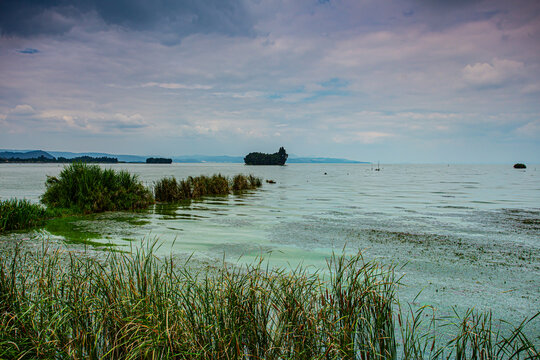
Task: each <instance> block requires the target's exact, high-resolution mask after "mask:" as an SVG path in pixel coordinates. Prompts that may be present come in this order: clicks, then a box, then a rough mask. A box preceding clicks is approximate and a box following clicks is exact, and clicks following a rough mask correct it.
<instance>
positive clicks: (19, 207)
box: [0, 199, 52, 233]
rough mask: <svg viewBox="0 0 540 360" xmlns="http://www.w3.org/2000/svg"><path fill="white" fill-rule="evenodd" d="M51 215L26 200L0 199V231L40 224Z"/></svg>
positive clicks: (39, 206)
mask: <svg viewBox="0 0 540 360" xmlns="http://www.w3.org/2000/svg"><path fill="white" fill-rule="evenodd" d="M51 216H52V214H51V212H50V211H47V209H45V208H44V207H42V206H41V205H38V204H32V203H31V202H30V201H28V200H18V199H9V200H1V201H0V233H1V232H3V231H10V230H21V229H26V228H31V227H35V226H39V225H42V224H43V223H44V222H45V220H46V219H48V218H50V217H51Z"/></svg>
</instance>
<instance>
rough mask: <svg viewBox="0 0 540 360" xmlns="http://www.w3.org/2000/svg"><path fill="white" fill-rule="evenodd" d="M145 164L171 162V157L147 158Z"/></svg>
mask: <svg viewBox="0 0 540 360" xmlns="http://www.w3.org/2000/svg"><path fill="white" fill-rule="evenodd" d="M146 163H147V164H172V159H166V158H153V157H151V158H148V159H146Z"/></svg>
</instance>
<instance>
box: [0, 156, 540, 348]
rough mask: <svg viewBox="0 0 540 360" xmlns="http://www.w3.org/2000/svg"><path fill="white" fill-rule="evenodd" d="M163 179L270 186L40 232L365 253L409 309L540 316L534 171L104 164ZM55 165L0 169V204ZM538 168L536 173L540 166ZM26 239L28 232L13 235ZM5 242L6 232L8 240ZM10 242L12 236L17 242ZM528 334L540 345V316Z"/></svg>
mask: <svg viewBox="0 0 540 360" xmlns="http://www.w3.org/2000/svg"><path fill="white" fill-rule="evenodd" d="M103 166H104V167H109V168H113V169H126V170H128V171H130V172H132V173H135V174H138V175H139V177H140V179H141V180H142V181H143V182H144V183H145V184H146V185H148V186H152V184H153V183H154V182H155V181H157V180H158V179H160V178H162V177H164V176H175V177H176V178H177V179H180V178H185V177H187V176H198V175H202V174H204V175H212V174H214V173H221V174H223V175H227V176H231V175H235V174H238V173H244V174H253V175H256V176H260V177H262V178H264V179H272V180H275V181H276V184H268V183H264V185H263V187H262V188H261V189H259V190H255V191H250V192H247V193H244V194H242V195H230V196H225V197H210V198H205V199H202V200H200V201H192V202H190V203H185V204H179V205H159V204H158V205H155V206H154V207H152V208H151V209H149V210H148V211H145V212H138V213H106V214H99V215H92V216H86V217H80V218H69V219H63V220H59V221H53V222H52V223H51V224H50V225H49V226H47V228H46V229H44V230H42V231H38V232H36V233H35V234H34V236H36V238H35V239H32V240H28V241H40V240H41V239H46V238H51V239H55V240H61V241H65V242H66V243H68V244H73V245H71V246H80V245H75V244H81V243H87V244H93V245H95V246H97V247H98V248H99V245H100V244H107V245H109V244H114V245H116V246H117V247H118V248H120V249H124V248H126V249H127V248H128V247H129V246H133V245H135V246H137V244H139V243H140V240H142V239H147V240H153V239H156V240H157V241H158V242H159V243H160V244H161V247H160V248H159V252H160V253H162V254H169V253H173V254H174V255H176V256H179V257H185V258H186V259H187V258H188V257H189V256H192V259H195V260H197V261H203V262H209V263H216V262H220V261H223V260H225V261H228V262H233V263H237V262H253V261H254V260H255V259H256V258H257V257H260V256H263V257H264V258H265V259H267V260H268V261H269V262H270V264H271V265H273V266H274V265H275V266H283V267H295V266H297V265H299V264H303V265H306V266H309V267H310V269H311V270H312V271H324V268H325V266H326V259H327V258H328V256H329V255H331V254H332V252H337V253H341V252H343V251H345V252H347V253H355V252H357V251H360V250H361V251H363V254H364V257H365V258H366V259H367V260H371V259H377V260H379V261H381V262H384V263H394V264H397V265H398V268H397V273H398V275H399V276H401V275H403V276H404V277H403V280H402V282H403V284H404V285H403V286H402V287H401V288H400V290H399V296H400V299H401V301H402V302H412V303H414V304H415V305H426V304H428V305H432V306H434V307H435V308H436V309H437V310H438V313H439V314H441V315H444V314H449V313H451V309H452V307H455V308H456V309H457V311H458V312H462V311H463V310H464V309H466V308H468V307H475V308H477V309H479V310H486V309H492V310H493V313H494V318H503V319H506V320H509V321H512V322H513V323H517V322H519V321H521V320H522V319H524V318H525V317H530V316H532V315H534V314H535V313H536V312H537V311H539V310H540V300H539V299H540V290H539V289H540V281H539V279H540V171H537V169H536V167H535V165H531V166H529V168H528V169H526V170H515V169H513V168H512V166H511V165H381V170H380V171H375V170H374V168H373V166H372V165H366V164H324V165H323V164H290V165H287V166H283V167H272V166H245V165H243V164H172V165H158V164H155V165H146V164H115V165H103ZM62 167H63V165H59V164H0V198H2V199H7V198H11V197H17V198H27V199H29V200H31V201H34V202H38V201H39V196H40V195H41V194H42V193H43V192H44V190H45V185H44V183H45V180H46V176H47V175H51V176H55V175H57V174H58V173H59V172H60V171H61V169H62ZM538 170H540V166H539V169H538ZM17 236H21V237H22V236H27V235H22V234H21V235H17ZM3 238H4V241H5V240H6V236H3ZM12 238H13V235H11V237H10V239H12ZM529 331H530V332H532V333H533V335H534V336H535V340H536V341H538V340H539V339H540V325H539V321H535V322H534V323H533V324H531V326H530V328H529Z"/></svg>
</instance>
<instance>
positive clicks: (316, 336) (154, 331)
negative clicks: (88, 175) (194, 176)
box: [0, 243, 538, 360]
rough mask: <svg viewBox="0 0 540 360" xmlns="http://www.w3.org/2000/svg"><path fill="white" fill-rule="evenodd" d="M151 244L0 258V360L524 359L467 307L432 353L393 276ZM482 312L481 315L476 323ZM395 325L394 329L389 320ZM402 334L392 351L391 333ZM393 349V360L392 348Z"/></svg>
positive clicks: (343, 260)
mask: <svg viewBox="0 0 540 360" xmlns="http://www.w3.org/2000/svg"><path fill="white" fill-rule="evenodd" d="M155 246H156V245H155V243H150V244H146V245H142V246H141V247H139V248H137V249H135V250H132V251H131V252H129V253H116V252H111V253H109V254H108V255H107V258H106V259H101V260H98V259H94V258H91V257H89V256H85V255H84V254H82V255H81V254H73V253H62V252H60V251H57V250H56V251H52V250H50V249H48V248H47V246H46V245H44V246H43V248H42V249H41V251H39V252H37V253H36V252H28V253H24V252H21V250H20V249H19V248H16V249H15V250H14V251H13V252H12V253H10V254H7V255H6V256H2V257H0V358H10V359H11V358H13V359H24V358H41V359H50V358H62V359H64V358H68V359H79V358H91V359H119V358H121V359H187V358H189V359H192V358H197V359H365V360H369V359H396V358H407V359H438V358H441V359H443V358H444V359H450V358H452V359H459V360H465V359H525V358H534V357H535V356H538V354H537V352H536V349H535V347H534V345H533V344H532V343H531V342H530V341H529V340H528V339H527V338H526V337H525V336H524V334H523V331H522V329H523V326H524V324H522V325H520V326H518V327H517V328H516V329H515V330H514V331H513V332H512V333H511V334H510V336H507V337H502V336H501V337H499V338H496V339H494V341H491V339H493V338H492V337H491V336H492V330H491V328H490V326H491V323H490V319H491V317H490V316H489V315H475V313H474V312H468V313H466V314H465V317H463V319H462V320H461V321H458V322H457V323H458V324H460V325H459V326H458V327H452V326H450V327H449V328H450V329H452V330H454V331H455V334H456V335H455V336H454V337H453V339H454V340H452V341H450V342H448V343H447V344H445V345H443V346H442V347H440V348H436V349H434V350H433V351H431V352H430V351H429V349H428V350H426V348H422V347H418V346H416V348H415V349H411V347H415V345H411V344H421V343H422V341H423V339H422V338H421V336H420V335H419V334H418V332H419V331H420V330H419V329H421V327H420V326H418V320H416V319H417V318H415V320H414V321H416V323H417V324H416V325H414V324H412V323H411V322H410V321H409V320H410V319H405V318H402V317H401V316H399V314H400V313H398V314H396V313H395V312H394V309H395V308H396V306H395V305H396V302H395V284H396V280H395V278H394V271H393V268H392V267H384V266H381V265H380V264H378V263H376V262H366V261H364V259H363V258H362V256H361V255H360V254H359V255H357V256H352V257H347V256H333V257H332V259H330V261H329V263H328V275H325V276H322V275H319V274H317V273H315V274H313V273H310V272H308V271H307V270H306V269H305V268H302V267H298V268H296V269H294V270H292V271H285V270H283V269H270V268H268V266H267V265H266V266H264V262H263V261H262V260H261V261H259V262H256V263H254V264H253V265H246V266H244V267H233V268H231V267H227V266H225V265H224V266H222V267H217V268H210V269H202V270H199V271H194V270H193V269H190V268H188V267H186V266H185V264H178V263H176V262H175V261H174V260H173V259H172V258H158V257H157V256H155V254H154V250H155ZM486 316H487V317H486ZM396 318H397V319H398V322H396V321H395V319H396ZM396 328H397V329H403V328H405V329H408V330H405V332H408V335H407V336H408V338H409V339H408V340H403V341H402V342H401V343H400V344H398V342H399V340H397V337H396V333H395V329H396ZM398 349H399V351H400V353H398Z"/></svg>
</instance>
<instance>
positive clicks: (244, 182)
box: [154, 174, 262, 202]
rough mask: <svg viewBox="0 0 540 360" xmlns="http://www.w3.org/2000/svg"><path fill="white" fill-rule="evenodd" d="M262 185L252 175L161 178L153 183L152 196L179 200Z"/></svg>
mask: <svg viewBox="0 0 540 360" xmlns="http://www.w3.org/2000/svg"><path fill="white" fill-rule="evenodd" d="M260 186H262V180H261V179H260V178H258V177H255V176H253V175H248V176H246V175H242V174H240V175H236V176H234V177H233V179H232V180H230V179H229V178H227V177H225V176H223V175H221V174H214V175H212V176H205V175H201V176H197V177H192V176H190V177H188V178H187V179H184V180H180V181H177V180H176V178H174V177H170V178H163V179H161V180H159V181H157V182H156V183H155V185H154V197H155V199H156V201H160V202H180V201H184V200H189V199H197V198H201V197H203V196H216V195H227V194H229V193H230V192H231V191H234V192H237V191H244V190H251V189H256V188H258V187H260Z"/></svg>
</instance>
